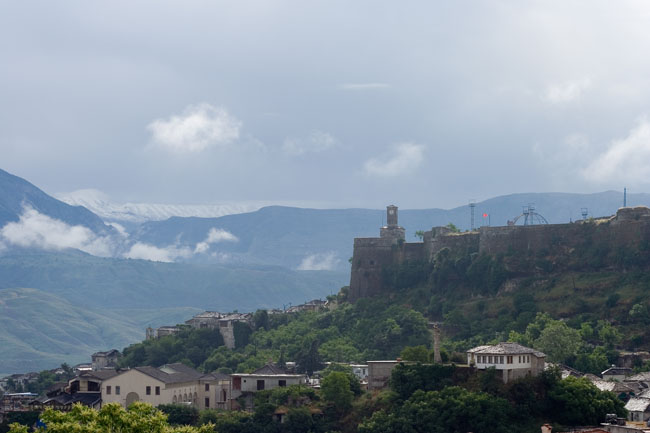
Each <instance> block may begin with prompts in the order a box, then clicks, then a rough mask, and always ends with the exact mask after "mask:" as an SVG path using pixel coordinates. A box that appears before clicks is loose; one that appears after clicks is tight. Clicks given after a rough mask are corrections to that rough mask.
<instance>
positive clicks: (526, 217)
mask: <svg viewBox="0 0 650 433" xmlns="http://www.w3.org/2000/svg"><path fill="white" fill-rule="evenodd" d="M519 221H523V225H525V226H536V225H540V224H548V221H546V218H544V217H543V216H542V215H541V214H539V213H537V212H535V204H534V203H530V204H529V205H528V206H524V207H523V213H522V214H521V215H519V216H518V217H516V218H515V219H514V220H512V221H508V225H509V226H514V225H517V222H519Z"/></svg>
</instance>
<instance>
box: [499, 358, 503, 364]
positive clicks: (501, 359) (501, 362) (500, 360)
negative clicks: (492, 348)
mask: <svg viewBox="0 0 650 433" xmlns="http://www.w3.org/2000/svg"><path fill="white" fill-rule="evenodd" d="M499 364H503V356H499Z"/></svg>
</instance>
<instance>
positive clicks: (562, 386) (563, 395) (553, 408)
mask: <svg viewBox="0 0 650 433" xmlns="http://www.w3.org/2000/svg"><path fill="white" fill-rule="evenodd" d="M549 399H550V402H551V405H550V413H552V414H553V415H554V417H555V418H556V419H557V420H558V421H559V422H561V423H562V424H565V425H572V426H575V425H597V424H598V423H600V422H603V421H604V420H605V415H606V414H608V413H615V414H617V415H619V416H626V415H627V411H626V410H625V407H624V403H623V401H622V400H620V399H619V398H617V397H616V395H614V394H613V393H611V392H603V391H600V390H599V389H598V388H596V386H595V385H594V384H592V383H591V382H589V380H588V379H586V378H584V377H581V378H577V377H573V376H569V377H567V378H566V379H564V380H561V381H559V382H558V383H557V384H556V385H555V387H553V389H551V391H550V392H549Z"/></svg>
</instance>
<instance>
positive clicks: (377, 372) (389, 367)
mask: <svg viewBox="0 0 650 433" xmlns="http://www.w3.org/2000/svg"><path fill="white" fill-rule="evenodd" d="M400 363H402V360H401V359H397V360H393V361H368V390H369V391H370V390H373V389H384V388H386V387H387V386H388V381H389V380H390V375H391V373H392V371H393V368H395V366H397V364H400Z"/></svg>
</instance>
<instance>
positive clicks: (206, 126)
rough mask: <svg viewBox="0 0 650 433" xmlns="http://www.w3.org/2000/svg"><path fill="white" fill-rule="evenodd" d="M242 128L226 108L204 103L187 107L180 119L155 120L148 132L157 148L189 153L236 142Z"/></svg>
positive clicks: (176, 117)
mask: <svg viewBox="0 0 650 433" xmlns="http://www.w3.org/2000/svg"><path fill="white" fill-rule="evenodd" d="M241 125H242V123H241V122H240V121H239V120H238V119H236V118H235V117H234V116H232V115H230V114H229V113H228V111H227V110H226V109H225V108H222V107H213V106H212V105H210V104H206V103H203V104H199V105H190V106H188V107H187V108H186V109H185V110H184V111H183V113H182V114H180V115H174V116H171V117H170V118H168V119H156V120H154V121H153V122H151V123H150V124H149V125H148V126H147V129H148V130H149V131H151V135H152V140H153V142H154V143H155V144H156V145H157V146H159V147H162V148H165V149H168V150H171V151H173V152H178V153H191V152H201V151H203V150H205V149H207V148H208V147H212V146H224V145H227V144H229V143H231V142H232V141H234V140H237V139H238V138H239V131H240V129H241Z"/></svg>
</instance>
